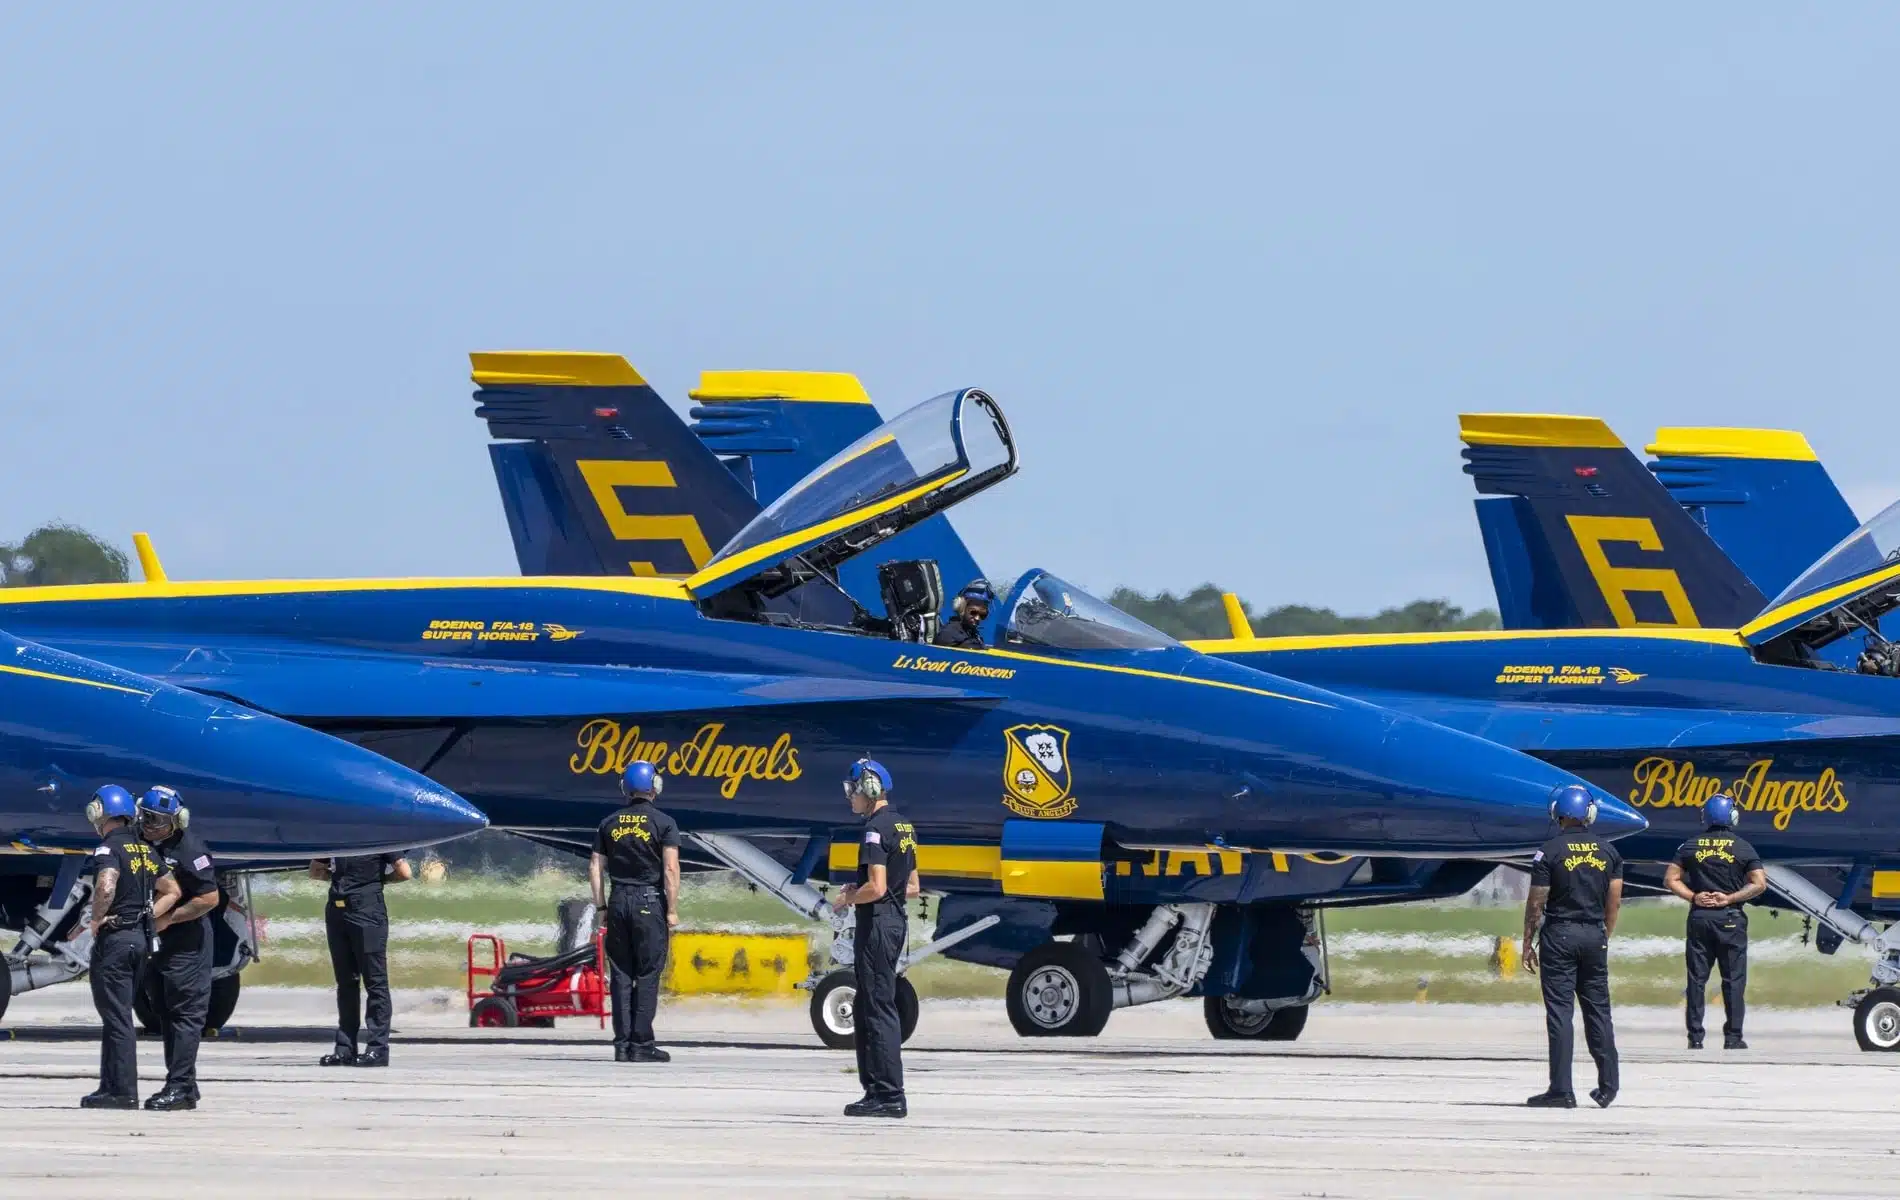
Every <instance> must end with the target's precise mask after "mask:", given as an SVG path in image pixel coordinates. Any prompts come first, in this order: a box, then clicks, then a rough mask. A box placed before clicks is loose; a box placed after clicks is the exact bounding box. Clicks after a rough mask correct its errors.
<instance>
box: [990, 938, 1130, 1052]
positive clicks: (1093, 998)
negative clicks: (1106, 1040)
mask: <svg viewBox="0 0 1900 1200" xmlns="http://www.w3.org/2000/svg"><path fill="white" fill-rule="evenodd" d="M1114 1001H1115V997H1114V992H1113V990H1112V989H1111V987H1110V984H1109V981H1108V968H1107V967H1104V966H1103V965H1102V960H1101V959H1099V958H1097V957H1095V955H1093V954H1091V953H1089V952H1088V951H1087V950H1085V949H1083V948H1082V947H1081V946H1078V945H1076V944H1074V943H1073V942H1049V943H1047V944H1046V945H1041V946H1038V947H1036V948H1035V949H1034V950H1031V951H1030V952H1029V953H1027V954H1025V955H1023V956H1022V958H1021V959H1020V960H1019V961H1018V962H1017V963H1016V969H1015V970H1013V971H1011V972H1010V973H1009V993H1008V1007H1009V1023H1010V1024H1011V1025H1014V1026H1015V1027H1016V1032H1017V1033H1018V1034H1020V1035H1022V1036H1023V1037H1095V1036H1096V1035H1098V1034H1100V1033H1101V1032H1102V1027H1103V1026H1104V1025H1107V1024H1108V1014H1109V1011H1110V1009H1112V1008H1113V1007H1114Z"/></svg>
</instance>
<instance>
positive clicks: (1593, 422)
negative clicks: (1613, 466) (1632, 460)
mask: <svg viewBox="0 0 1900 1200" xmlns="http://www.w3.org/2000/svg"><path fill="white" fill-rule="evenodd" d="M1458 436H1459V437H1461V438H1463V439H1464V440H1465V442H1466V444H1468V445H1472V446H1581V447H1589V448H1592V449H1600V450H1617V449H1621V448H1622V446H1623V439H1622V438H1620V437H1617V436H1616V434H1615V433H1613V432H1612V431H1611V430H1610V427H1609V426H1608V425H1605V424H1604V423H1603V422H1602V421H1599V420H1598V419H1597V418H1595V417H1572V416H1564V415H1561V414H1557V413H1459V414H1458Z"/></svg>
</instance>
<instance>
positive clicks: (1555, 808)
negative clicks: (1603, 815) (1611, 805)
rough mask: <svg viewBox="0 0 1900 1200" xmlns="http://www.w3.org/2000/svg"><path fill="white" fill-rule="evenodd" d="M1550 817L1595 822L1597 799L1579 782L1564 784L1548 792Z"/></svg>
mask: <svg viewBox="0 0 1900 1200" xmlns="http://www.w3.org/2000/svg"><path fill="white" fill-rule="evenodd" d="M1550 819H1551V820H1553V821H1582V822H1583V823H1584V824H1585V825H1586V826H1588V825H1594V824H1596V819H1597V801H1596V797H1595V796H1592V795H1591V794H1590V789H1589V788H1587V787H1584V786H1583V785H1582V784H1580V783H1571V784H1566V785H1564V786H1563V787H1560V788H1558V789H1557V790H1555V791H1553V792H1552V793H1551V794H1550Z"/></svg>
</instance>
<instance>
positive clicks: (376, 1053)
mask: <svg viewBox="0 0 1900 1200" xmlns="http://www.w3.org/2000/svg"><path fill="white" fill-rule="evenodd" d="M350 1065H351V1066H353V1067H386V1066H388V1065H389V1051H387V1050H370V1051H367V1052H365V1053H362V1054H359V1055H357V1056H356V1061H355V1062H353V1063H351V1064H350Z"/></svg>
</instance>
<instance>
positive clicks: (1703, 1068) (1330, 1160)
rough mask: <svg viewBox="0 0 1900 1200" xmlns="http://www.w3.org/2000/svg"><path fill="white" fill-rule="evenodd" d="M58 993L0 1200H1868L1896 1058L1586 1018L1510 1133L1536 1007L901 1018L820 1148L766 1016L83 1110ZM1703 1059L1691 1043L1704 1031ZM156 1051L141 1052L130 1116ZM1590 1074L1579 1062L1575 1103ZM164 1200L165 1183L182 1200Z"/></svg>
mask: <svg viewBox="0 0 1900 1200" xmlns="http://www.w3.org/2000/svg"><path fill="white" fill-rule="evenodd" d="M84 998H85V991H84V989H83V988H73V987H67V988H54V989H50V990H49V991H47V992H42V993H35V994H33V995H31V996H23V997H20V998H19V999H18V1000H16V1002H15V1007H14V1008H13V1010H11V1011H10V1012H9V1013H8V1014H7V1017H8V1025H9V1027H10V1028H11V1029H12V1030H13V1031H14V1032H15V1034H16V1040H12V1041H8V1042H0V1121H4V1127H5V1129H6V1134H7V1144H8V1146H9V1153H8V1154H6V1155H5V1156H3V1157H0V1195H20V1196H29V1195H30V1196H36V1197H38V1196H102V1197H103V1196H112V1197H123V1196H124V1195H126V1194H128V1192H129V1191H132V1190H135V1189H137V1190H142V1189H143V1188H144V1186H145V1185H146V1184H147V1183H149V1182H150V1180H151V1178H152V1177H153V1172H154V1171H159V1170H162V1171H164V1172H165V1173H166V1174H167V1175H168V1176H169V1177H170V1178H173V1179H175V1180H180V1181H184V1180H189V1191H190V1192H191V1193H192V1194H193V1195H195V1196H202V1197H211V1196H278V1195H285V1196H301V1195H319V1194H321V1195H326V1196H365V1197H370V1196H374V1197H378V1198H387V1197H390V1196H395V1195H400V1196H405V1197H435V1196H445V1197H446V1196H546V1195H556V1194H561V1195H604V1194H608V1193H610V1192H611V1193H618V1194H623V1195H624V1194H632V1193H636V1192H637V1193H638V1194H641V1195H646V1196H660V1195H714V1194H717V1195H727V1196H754V1195H765V1194H768V1193H778V1194H784V1195H801V1196H803V1195H819V1194H834V1195H845V1194H849V1195H851V1196H852V1197H854V1198H856V1197H875V1196H919V1197H970V1196H1034V1197H1045V1196H1051V1195H1075V1196H1142V1197H1156V1196H1168V1197H1172V1196H1208V1197H1224V1196H1331V1197H1342V1196H1347V1197H1350V1196H1419V1197H1427V1196H1430V1197H1441V1196H1519V1195H1527V1194H1531V1193H1533V1192H1537V1193H1540V1194H1544V1195H1585V1194H1592V1193H1597V1194H1613V1195H1616V1196H1618V1197H1619V1198H1621V1197H1628V1196H1685V1197H1697V1198H1699V1200H1701V1198H1707V1197H1710V1196H1721V1195H1727V1194H1737V1195H1751V1196H1869V1195H1875V1194H1891V1192H1892V1186H1891V1180H1892V1178H1893V1172H1894V1170H1895V1168H1896V1164H1900V1157H1896V1154H1895V1151H1894V1149H1893V1148H1892V1147H1893V1143H1894V1137H1893V1132H1894V1125H1895V1107H1896V1106H1895V1103H1894V1090H1895V1088H1894V1085H1895V1082H1896V1078H1900V1077H1896V1075H1895V1073H1894V1072H1895V1071H1896V1070H1900V1055H1876V1054H1863V1053H1861V1052H1859V1051H1858V1050H1856V1049H1855V1048H1854V1044H1853V1040H1852V1036H1851V1034H1850V1033H1849V1031H1848V1021H1847V1014H1846V1013H1845V1012H1842V1011H1838V1010H1826V1009H1822V1010H1814V1011H1800V1012H1775V1011H1764V1012H1760V1013H1756V1014H1751V1016H1750V1030H1749V1039H1750V1041H1751V1043H1752V1044H1753V1047H1754V1048H1753V1049H1751V1050H1749V1051H1747V1052H1733V1053H1725V1052H1723V1051H1720V1050H1705V1051H1702V1052H1700V1053H1694V1052H1690V1051H1688V1050H1686V1049H1684V1048H1683V1047H1682V1038H1681V1034H1680V1032H1679V1028H1678V1025H1679V1021H1680V1017H1679V1015H1678V1014H1676V1013H1674V1012H1669V1011H1664V1010H1656V1009H1634V1010H1626V1011H1624V1012H1621V1013H1619V1014H1618V1016H1619V1034H1620V1038H1621V1043H1622V1049H1623V1058H1624V1067H1623V1076H1624V1090H1623V1095H1622V1097H1621V1098H1620V1099H1619V1100H1618V1102H1617V1103H1616V1105H1615V1106H1613V1107H1612V1108H1610V1109H1608V1110H1598V1109H1597V1108H1595V1107H1594V1106H1591V1105H1589V1103H1588V1102H1587V1101H1585V1102H1584V1105H1585V1106H1584V1107H1582V1108H1579V1109H1577V1110H1575V1111H1567V1112H1549V1111H1531V1110H1526V1109H1524V1108H1523V1107H1522V1101H1523V1099H1524V1097H1525V1096H1527V1095H1529V1094H1530V1093H1531V1092H1534V1091H1538V1090H1541V1088H1542V1085H1543V1082H1544V1061H1543V1055H1544V1051H1543V1029H1542V1021H1541V1013H1540V1012H1539V1011H1537V1010H1533V1009H1530V1008H1526V1007H1488V1006H1487V1007H1479V1006H1471V1007H1463V1006H1452V1005H1389V1006H1358V1005H1332V1006H1324V1007H1322V1008H1320V1009H1317V1010H1316V1011H1315V1012H1314V1014H1313V1017H1312V1020H1311V1022H1310V1024H1309V1025H1308V1027H1307V1031H1306V1035H1305V1037H1303V1038H1302V1039H1301V1040H1300V1041H1299V1042H1297V1043H1294V1044H1291V1045H1277V1044H1254V1043H1244V1042H1238V1043H1237V1042H1219V1043H1217V1042H1214V1041H1212V1040H1210V1039H1209V1038H1208V1037H1207V1036H1206V1034H1205V1032H1204V1031H1203V1029H1202V1027H1201V1022H1200V1016H1199V1010H1198V1004H1194V1005H1190V1004H1172V1005H1158V1006H1154V1007H1151V1008H1146V1009H1138V1010H1132V1011H1126V1012H1121V1013H1117V1014H1116V1015H1115V1017H1114V1018H1113V1020H1111V1021H1110V1023H1109V1028H1108V1032H1107V1033H1106V1034H1105V1035H1104V1036H1103V1037H1101V1038H1099V1039H1095V1040H1092V1041H1086V1042H1068V1041H1051V1042H1026V1041H1022V1040H1020V1039H1018V1038H1016V1037H1015V1035H1014V1034H1012V1033H1011V1032H1010V1031H1009V1028H1008V1024H1007V1022H1006V1020H1005V1019H1004V1017H1003V1014H1002V1011H1001V1006H1000V1005H996V1004H990V1003H969V1004H958V1003H935V1004H927V1005H926V1007H925V1012H924V1017H923V1021H922V1023H921V1025H920V1028H919V1031H918V1035H917V1037H916V1038H915V1039H914V1041H913V1043H912V1045H911V1046H910V1047H909V1048H908V1050H907V1054H906V1067H907V1071H908V1076H909V1077H908V1086H909V1091H910V1094H911V1110H912V1116H911V1118H910V1120H908V1121H904V1122H863V1121H852V1120H848V1119H846V1118H844V1117H843V1116H841V1115H840V1114H839V1109H840V1108H841V1107H842V1106H843V1104H844V1103H845V1102H847V1101H849V1100H852V1099H855V1098H856V1096H857V1092H858V1089H857V1081H856V1077H855V1075H856V1073H855V1068H854V1066H853V1060H852V1058H851V1056H850V1054H848V1053H840V1052H835V1051H826V1050H822V1049H819V1048H817V1046H816V1044H815V1041H814V1039H813V1038H812V1036H811V1033H810V1031H809V1028H808V1026H807V1025H806V1018H805V1015H804V1011H803V1009H802V1008H799V1007H790V1006H783V1005H779V1006H771V1007H763V1008H761V1007H750V1006H744V1005H739V1004H722V1003H716V1002H697V1003H693V1004H683V1003H682V1004H674V1005H670V1006H668V1007H666V1008H664V1009H662V1020H661V1023H660V1029H661V1034H662V1039H663V1041H665V1042H667V1043H669V1044H670V1045H671V1047H672V1049H673V1053H674V1061H673V1062H672V1063H671V1064H668V1065H664V1066H660V1065H637V1066H636V1065H616V1064H615V1063H613V1062H612V1061H611V1055H610V1054H609V1053H608V1050H607V1042H606V1038H605V1035H603V1034H602V1033H600V1032H599V1031H598V1030H597V1029H596V1028H595V1027H594V1025H593V1023H592V1022H572V1023H569V1024H568V1025H566V1026H564V1027H563V1028H561V1029H558V1030H554V1031H517V1032H512V1033H511V1034H510V1035H509V1036H508V1038H507V1040H505V1041H497V1040H496V1039H495V1038H494V1036H493V1035H492V1034H491V1033H490V1032H489V1031H474V1030H468V1029H466V1028H465V1027H464V1025H465V1021H466V1018H465V1015H464V1011H463V1010H462V1009H461V1008H460V997H459V996H458V997H454V998H453V1000H450V999H449V998H448V997H446V996H445V995H444V994H441V993H404V994H402V995H401V997H400V999H399V1005H398V1021H397V1024H398V1027H399V1033H398V1037H397V1039H396V1047H395V1065H394V1066H392V1067H391V1068H390V1069H389V1070H387V1071H360V1072H359V1071H350V1070H336V1069H329V1070H326V1069H323V1068H319V1067H317V1066H316V1065H315V1059H316V1056H317V1055H318V1054H319V1053H321V1052H322V1050H323V1045H322V1044H321V1042H320V1040H319V1039H322V1038H323V1037H325V1034H324V1032H323V1029H322V1025H323V1021H324V1018H325V1016H326V1015H327V1008H326V997H325V996H324V995H323V994H321V993H318V992H315V991H306V990H299V989H282V990H281V991H279V990H276V989H261V990H258V991H256V992H251V993H247V994H246V996H245V998H244V1003H243V1005H242V1006H241V1008H240V1013H241V1014H242V1015H243V1016H245V1017H246V1018H247V1019H248V1020H249V1021H250V1022H251V1024H248V1025H245V1026H242V1027H240V1028H239V1029H238V1030H236V1032H235V1036H233V1037H232V1038H230V1039H227V1040H221V1041H218V1042H215V1043H210V1044H207V1046H206V1047H205V1051H204V1055H203V1058H202V1063H201V1075H202V1079H203V1084H202V1086H203V1090H204V1093H205V1104H204V1107H202V1108H201V1109H199V1110H198V1111H197V1112H195V1113H183V1114H164V1115H161V1114H157V1113H145V1112H137V1113H96V1112H82V1111H80V1110H79V1109H77V1108H76V1107H74V1105H75V1104H76V1102H77V1100H78V1098H79V1097H80V1096H81V1095H82V1094H84V1093H85V1092H88V1091H90V1090H91V1089H92V1087H93V1086H94V1081H95V1078H96V1074H95V1073H96V1067H97V1049H96V1044H95V1043H94V1042H93V1041H92V1040H90V1037H91V1035H90V1034H89V1033H88V1031H87V1018H88V1017H89V1013H88V1012H87V1006H86V1005H85V1000H84ZM1718 1038H1719V1035H1718ZM160 1063H161V1057H160V1052H159V1047H158V1045H157V1044H156V1043H155V1042H153V1041H150V1040H147V1041H144V1042H142V1043H141V1044H140V1068H141V1075H142V1076H143V1078H144V1080H145V1086H146V1090H147V1092H148V1093H149V1092H150V1091H152V1090H155V1089H156V1087H157V1086H158V1081H159V1077H160V1075H161V1074H162V1072H161V1070H160ZM1592 1072H1593V1068H1592V1066H1591V1065H1590V1063H1589V1061H1588V1059H1587V1057H1586V1056H1584V1055H1583V1053H1582V1048H1581V1046H1579V1065H1578V1074H1577V1084H1578V1090H1579V1092H1580V1093H1581V1092H1582V1091H1585V1090H1587V1089H1588V1088H1589V1086H1590V1085H1591V1083H1592V1082H1593V1074H1592ZM181 1186H182V1183H181Z"/></svg>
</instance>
